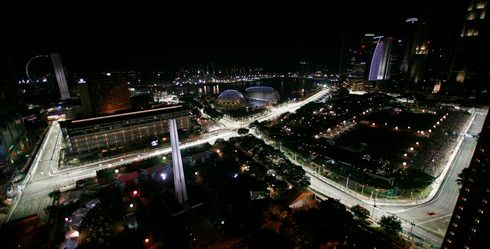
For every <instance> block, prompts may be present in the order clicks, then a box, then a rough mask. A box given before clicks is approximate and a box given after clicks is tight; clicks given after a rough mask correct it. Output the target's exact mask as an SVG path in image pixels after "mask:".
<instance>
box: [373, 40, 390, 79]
mask: <svg viewBox="0 0 490 249" xmlns="http://www.w3.org/2000/svg"><path fill="white" fill-rule="evenodd" d="M373 39H375V40H376V47H375V49H374V52H373V56H372V58H371V65H370V67H369V76H368V80H369V81H378V80H388V79H390V76H391V63H390V57H391V55H390V53H391V46H392V42H393V38H391V37H383V36H377V37H374V38H373Z"/></svg>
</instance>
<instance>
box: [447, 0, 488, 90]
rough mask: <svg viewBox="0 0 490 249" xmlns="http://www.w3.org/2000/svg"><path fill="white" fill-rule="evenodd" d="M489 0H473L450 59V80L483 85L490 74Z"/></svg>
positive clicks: (467, 10)
mask: <svg viewBox="0 0 490 249" xmlns="http://www.w3.org/2000/svg"><path fill="white" fill-rule="evenodd" d="M487 9H488V0H471V1H470V2H469V4H468V8H467V9H466V13H465V19H464V21H463V27H462V29H461V33H460V35H459V39H458V41H457V42H458V44H457V45H456V51H455V53H454V59H453V62H452V63H451V69H450V75H449V80H450V81H455V82H457V83H468V84H470V85H484V84H486V83H487V82H485V81H487V80H488V79H489V78H490V77H489V72H490V67H489V66H488V64H489V63H488V56H489V54H490V51H489V47H488V43H489V42H490V37H489V33H488V18H486V11H487Z"/></svg>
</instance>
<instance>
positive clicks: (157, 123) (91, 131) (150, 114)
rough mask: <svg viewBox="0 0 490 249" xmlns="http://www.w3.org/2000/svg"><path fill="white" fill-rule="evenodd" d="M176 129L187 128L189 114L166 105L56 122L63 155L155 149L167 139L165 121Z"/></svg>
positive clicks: (166, 124) (182, 109)
mask: <svg viewBox="0 0 490 249" xmlns="http://www.w3.org/2000/svg"><path fill="white" fill-rule="evenodd" d="M170 119H175V120H176V123H177V126H178V128H179V129H182V130H187V129H188V128H189V126H190V112H189V111H188V110H186V109H184V108H183V107H182V106H170V107H163V108H157V109H149V110H144V111H136V112H129V113H122V114H114V115H109V116H102V117H95V118H87V119H79V120H69V121H64V122H60V125H61V127H62V132H63V136H64V139H65V142H66V149H67V152H68V153H70V154H83V153H93V152H96V153H98V152H101V153H104V152H107V151H111V150H116V149H117V150H124V149H129V148H130V146H136V147H138V146H139V147H140V148H141V146H144V147H150V146H157V145H158V144H160V143H161V142H162V141H166V140H167V139H168V133H169V126H168V120H170Z"/></svg>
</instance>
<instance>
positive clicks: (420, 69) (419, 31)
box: [400, 17, 430, 84]
mask: <svg viewBox="0 0 490 249" xmlns="http://www.w3.org/2000/svg"><path fill="white" fill-rule="evenodd" d="M403 40H404V45H405V49H404V53H403V60H402V62H401V68H400V71H401V73H402V74H403V76H404V77H405V78H406V79H407V80H408V82H410V83H415V84H416V83H418V82H419V81H420V80H421V79H422V77H423V73H424V68H425V65H426V62H427V58H428V55H429V49H430V47H429V45H430V41H429V40H428V25H427V24H426V23H425V22H424V21H423V20H419V19H418V18H416V17H412V18H408V19H407V20H406V21H405V23H404V34H403Z"/></svg>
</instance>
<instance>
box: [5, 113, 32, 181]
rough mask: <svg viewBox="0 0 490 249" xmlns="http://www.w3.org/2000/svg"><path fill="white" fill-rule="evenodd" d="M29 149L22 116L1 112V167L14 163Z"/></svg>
mask: <svg viewBox="0 0 490 249" xmlns="http://www.w3.org/2000/svg"><path fill="white" fill-rule="evenodd" d="M27 149H28V143H27V138H26V130H25V127H24V121H23V120H22V117H21V116H18V115H13V114H12V113H9V112H0V168H3V167H5V166H7V165H11V164H13V163H14V162H15V161H16V160H17V158H18V156H19V155H21V154H22V153H23V152H25V151H26V150H27ZM0 172H1V170H0Z"/></svg>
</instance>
